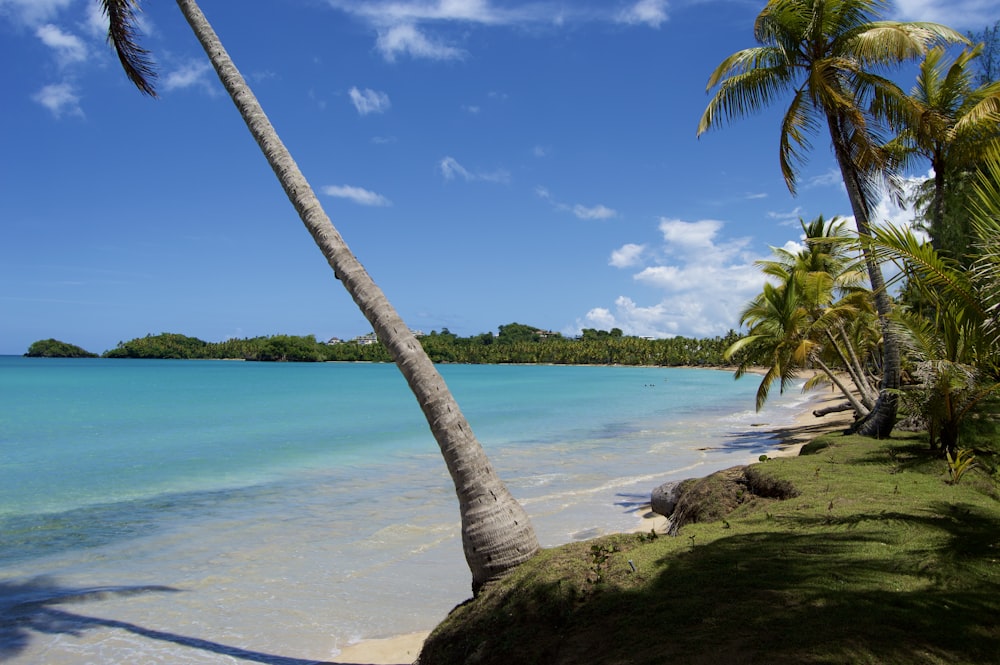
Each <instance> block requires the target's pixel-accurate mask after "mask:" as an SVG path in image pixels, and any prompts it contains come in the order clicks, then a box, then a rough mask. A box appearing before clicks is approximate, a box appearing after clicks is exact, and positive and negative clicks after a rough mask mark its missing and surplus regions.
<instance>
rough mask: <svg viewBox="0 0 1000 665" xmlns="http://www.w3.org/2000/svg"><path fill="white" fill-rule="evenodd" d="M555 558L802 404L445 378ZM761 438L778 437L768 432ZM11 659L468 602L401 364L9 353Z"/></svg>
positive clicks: (94, 653)
mask: <svg viewBox="0 0 1000 665" xmlns="http://www.w3.org/2000/svg"><path fill="white" fill-rule="evenodd" d="M441 372H442V374H443V375H444V377H445V379H446V380H447V382H448V384H449V387H450V388H451V390H452V392H453V393H454V394H455V396H456V399H457V400H458V402H459V404H460V405H461V407H462V409H463V411H464V412H465V414H466V416H467V418H468V420H469V421H470V423H471V424H472V427H473V429H474V430H475V431H476V433H477V436H478V437H479V439H480V441H481V442H482V444H483V446H484V447H485V448H486V450H487V452H488V453H489V455H490V457H491V458H492V459H493V461H494V464H495V466H496V467H497V471H498V473H499V474H500V476H501V477H502V478H503V479H504V480H505V481H506V482H507V483H508V486H509V487H510V489H511V491H512V492H513V493H514V495H515V496H516V497H517V498H518V499H519V500H520V501H521V502H522V503H523V504H524V505H525V507H526V509H527V510H528V512H529V514H530V515H531V518H532V521H533V523H534V524H535V527H536V530H537V531H538V534H539V538H540V540H541V541H542V543H543V544H544V545H554V544H558V543H562V542H567V541H570V540H573V539H582V538H589V537H592V536H595V535H599V534H601V533H606V532H610V531H621V530H628V529H632V528H635V527H636V526H638V523H639V517H640V512H641V511H639V510H638V506H639V504H641V503H642V502H643V501H644V500H646V499H648V494H649V491H650V490H651V489H652V488H653V487H655V486H656V485H658V484H660V483H662V482H665V481H666V480H670V479H675V478H683V477H688V476H693V475H703V474H704V473H707V472H709V471H711V470H714V469H718V468H723V467H726V466H731V465H733V464H740V463H744V462H746V461H748V460H749V459H754V458H756V457H757V456H758V455H759V454H760V453H761V452H764V451H765V450H769V449H770V448H771V447H772V446H773V441H772V440H771V439H770V438H769V435H768V434H767V432H766V429H767V427H776V426H780V425H783V424H787V423H788V422H790V421H791V420H792V418H793V417H794V415H795V414H796V413H798V411H799V410H800V409H801V408H802V404H803V402H804V401H805V400H804V398H803V396H802V395H800V394H799V393H798V392H797V391H793V392H792V393H790V394H786V395H785V396H783V397H778V398H776V399H775V400H774V401H773V403H772V404H771V405H769V407H768V408H767V409H766V410H765V411H764V412H762V413H759V414H755V413H754V412H753V410H752V405H753V395H754V391H755V390H756V382H755V381H754V380H753V378H752V377H751V378H748V379H745V380H742V381H738V382H737V381H733V379H732V375H731V374H730V373H728V372H720V371H712V370H691V369H661V368H628V367H553V366H450V365H446V366H442V367H441ZM762 426H766V427H762ZM0 474H2V476H0V477H2V478H3V482H2V483H0V660H4V659H9V660H10V661H11V662H17V663H36V662H37V663H40V662H45V663H80V662H148V663H157V662H164V663H219V662H223V663H228V662H232V663H237V662H248V661H250V662H267V663H288V664H291V663H306V662H313V661H318V660H324V659H326V660H330V659H335V656H336V654H337V653H338V650H339V649H340V648H342V647H343V646H345V645H346V644H348V643H350V642H352V641H355V640H358V639H363V638H371V637H380V636H386V635H392V634H399V633H405V632H410V631H414V630H423V629H429V628H430V627H432V626H433V625H434V624H435V623H436V622H437V621H439V620H440V619H441V618H443V616H444V615H445V614H446V613H447V611H448V610H449V609H450V608H451V607H453V606H454V605H455V604H457V603H459V602H461V601H462V600H463V599H465V598H466V597H467V596H468V589H469V575H468V572H467V570H466V569H465V563H464V560H463V558H462V552H461V544H460V540H459V537H458V511H457V507H456V502H455V499H454V493H453V489H452V486H451V483H450V480H449V478H448V476H447V472H446V471H445V468H444V464H443V462H442V461H441V459H440V455H439V454H438V451H437V447H436V444H435V442H434V440H433V438H432V437H431V436H430V433H429V431H428V428H427V425H426V423H425V422H424V420H423V416H422V414H421V412H420V409H419V407H418V406H417V404H416V402H415V400H414V398H413V396H412V395H411V394H410V393H409V391H408V389H407V387H406V384H405V382H404V381H403V379H402V377H401V376H400V374H399V373H398V370H396V368H395V367H394V366H392V365H368V364H341V363H326V364H263V363H262V364H257V363H242V362H225V361H128V360H95V359H80V360H69V359H67V360H62V359H31V358H17V357H0Z"/></svg>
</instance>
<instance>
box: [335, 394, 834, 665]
mask: <svg viewBox="0 0 1000 665" xmlns="http://www.w3.org/2000/svg"><path fill="white" fill-rule="evenodd" d="M842 399H843V398H842V397H841V396H840V395H839V394H838V393H833V392H824V393H823V394H813V395H811V396H810V398H809V399H807V400H806V401H805V402H803V404H802V407H801V409H800V410H799V412H798V413H797V414H796V416H795V418H794V419H793V421H792V423H791V424H790V425H783V426H779V427H770V428H769V429H761V430H760V432H761V433H764V432H766V433H768V434H770V435H771V439H773V440H774V444H775V445H774V448H773V451H770V450H769V451H768V452H767V453H766V454H767V456H768V457H795V456H797V455H798V454H799V451H801V450H802V447H803V446H804V445H806V444H807V443H809V442H810V441H812V440H813V439H815V438H816V437H818V436H821V435H823V434H827V433H830V432H837V431H842V430H844V429H846V428H847V427H848V426H849V425H850V424H851V423H852V422H853V413H852V412H850V411H843V412H835V413H830V414H827V415H826V416H823V417H822V418H817V417H816V416H814V415H813V411H814V410H815V409H818V408H821V407H823V406H827V405H829V404H830V403H832V402H837V401H841V400H842ZM756 462H757V460H756V459H751V460H746V461H744V462H743V464H753V463H756ZM736 466H739V465H736ZM652 489H653V488H650V491H652ZM638 511H639V512H643V511H644V512H643V516H642V521H641V522H640V524H639V525H637V526H636V528H635V529H633V531H634V532H636V533H639V532H647V531H650V530H655V531H657V532H660V531H662V530H664V529H665V527H666V523H667V518H666V517H663V516H662V515H657V514H656V513H653V512H651V511H650V510H649V506H648V504H647V505H646V506H640V507H639V509H638ZM430 632H431V631H420V632H415V633H408V634H405V635H395V636H391V637H386V638H376V639H365V640H361V641H359V642H356V643H354V644H351V645H348V646H347V647H345V648H343V649H342V650H341V651H340V653H339V654H338V655H337V656H335V659H334V660H333V661H331V662H330V663H329V664H327V665H362V664H367V665H411V664H412V663H413V661H414V660H416V659H417V657H418V656H419V655H420V649H421V647H422V646H423V643H424V640H426V639H427V636H428V635H430Z"/></svg>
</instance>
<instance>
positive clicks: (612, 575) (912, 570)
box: [420, 435, 1000, 665]
mask: <svg viewBox="0 0 1000 665" xmlns="http://www.w3.org/2000/svg"><path fill="white" fill-rule="evenodd" d="M977 458H978V462H979V464H978V466H977V468H975V469H973V470H971V471H969V472H968V473H967V474H966V475H965V476H964V477H963V478H962V481H961V482H960V483H959V484H950V483H949V474H948V468H947V463H946V462H945V460H943V459H941V458H940V456H939V454H933V453H931V452H930V451H929V450H928V449H927V444H926V441H925V440H921V439H920V438H918V437H910V438H893V439H889V440H883V441H875V440H871V439H864V438H859V437H846V436H840V435H830V436H827V437H823V438H821V439H819V440H817V441H815V442H813V443H812V444H810V445H809V446H808V447H807V449H806V450H805V451H804V454H803V455H801V456H799V457H795V458H779V459H773V460H769V461H767V462H765V463H762V464H760V465H756V469H757V470H759V471H760V472H761V473H762V474H763V475H764V476H768V477H770V478H772V479H773V480H775V481H787V482H788V483H791V484H792V485H793V486H794V487H795V489H797V490H798V491H799V494H798V496H796V497H794V498H791V499H786V500H775V499H763V498H759V497H743V503H741V504H740V505H739V506H738V507H736V509H735V510H734V511H732V512H730V513H729V514H726V515H725V516H724V517H721V518H720V517H713V518H712V519H714V521H711V522H705V523H697V524H689V525H687V526H684V527H683V528H681V530H680V532H679V534H678V535H677V536H674V537H667V536H660V537H658V538H655V539H650V538H648V534H647V535H645V536H643V535H639V534H622V535H615V536H609V537H605V538H600V539H597V540H593V541H587V542H582V543H572V544H569V545H565V546H562V547H558V548H553V549H549V550H546V551H544V552H542V553H541V554H540V555H539V556H538V557H536V558H535V559H533V560H531V561H530V562H528V563H526V564H524V565H523V566H521V567H520V568H518V569H517V570H516V571H515V572H514V573H513V574H512V575H510V576H509V577H508V578H505V579H504V580H501V581H499V582H497V583H494V584H492V585H490V586H488V587H487V588H486V589H485V590H484V591H483V592H482V593H481V594H480V596H479V597H478V598H477V599H475V600H474V601H471V602H468V603H466V604H464V605H462V606H460V607H458V608H456V609H455V610H454V611H453V612H452V614H451V615H450V616H449V617H448V618H447V619H446V620H445V621H444V622H443V623H442V624H441V625H439V626H438V627H437V628H436V629H435V631H434V632H433V633H432V635H431V637H430V638H429V639H428V641H427V644H426V645H425V648H424V652H423V653H422V654H421V660H420V663H421V665H437V664H440V663H449V664H452V663H481V664H483V665H493V664H500V663H504V664H509V663H518V664H525V665H529V664H531V663H539V664H541V663H545V664H547V665H555V664H560V663H566V664H569V663H573V664H578V663H608V664H626V663H706V664H708V663H713V664H714V663H726V664H739V663H767V664H768V665H775V664H779V663H873V664H874V663H879V664H889V663H900V664H904V663H905V664H911V663H941V664H944V663H948V664H949V665H955V664H959V663H1000V500H998V498H1000V493H998V488H997V483H996V478H997V474H996V472H995V466H996V465H995V462H994V456H993V455H992V454H991V453H989V452H988V451H986V450H978V451H977ZM731 496H732V493H731V488H730V492H729V498H730V499H731ZM704 500H705V501H708V502H711V497H706V498H705V499H704ZM706 514H709V515H714V513H712V512H711V511H708V512H707V513H706ZM630 561H631V565H630V563H629V562H630ZM633 567H634V571H633Z"/></svg>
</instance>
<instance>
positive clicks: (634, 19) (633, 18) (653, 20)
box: [617, 0, 668, 28]
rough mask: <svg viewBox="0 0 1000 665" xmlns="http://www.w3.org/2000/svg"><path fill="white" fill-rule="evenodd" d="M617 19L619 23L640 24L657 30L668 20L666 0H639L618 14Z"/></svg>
mask: <svg viewBox="0 0 1000 665" xmlns="http://www.w3.org/2000/svg"><path fill="white" fill-rule="evenodd" d="M617 18H618V21H619V22H621V23H628V24H637V23H641V24H644V25H648V26H651V27H653V28H659V27H660V25H662V24H663V23H664V22H666V20H667V18H668V16H667V0H639V2H636V3H635V4H634V5H632V6H631V7H629V8H628V9H625V10H623V11H622V12H621V13H619V14H618V17H617Z"/></svg>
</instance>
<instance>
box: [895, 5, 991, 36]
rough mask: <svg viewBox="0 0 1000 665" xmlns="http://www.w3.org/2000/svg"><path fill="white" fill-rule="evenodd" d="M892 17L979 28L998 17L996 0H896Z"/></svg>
mask: <svg viewBox="0 0 1000 665" xmlns="http://www.w3.org/2000/svg"><path fill="white" fill-rule="evenodd" d="M893 5H894V7H893V9H892V13H891V15H890V16H891V18H894V19H899V20H904V21H933V22H935V23H944V24H945V25H947V26H949V27H952V28H956V29H966V28H969V29H972V30H979V29H982V28H985V27H988V26H992V25H993V23H994V22H995V21H996V20H997V4H996V0H895V2H894V3H893Z"/></svg>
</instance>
